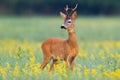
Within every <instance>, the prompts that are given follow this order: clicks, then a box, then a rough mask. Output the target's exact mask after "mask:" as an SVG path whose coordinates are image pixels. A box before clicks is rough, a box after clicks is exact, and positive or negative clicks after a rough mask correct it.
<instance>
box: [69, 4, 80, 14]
mask: <svg viewBox="0 0 120 80" xmlns="http://www.w3.org/2000/svg"><path fill="white" fill-rule="evenodd" d="M77 6H78V4H76V6H75V8H73V9H72V11H71V13H70V16H71V15H72V14H73V13H74V12H75V10H76V9H77Z"/></svg>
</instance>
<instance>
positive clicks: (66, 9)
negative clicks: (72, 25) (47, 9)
mask: <svg viewBox="0 0 120 80" xmlns="http://www.w3.org/2000/svg"><path fill="white" fill-rule="evenodd" d="M68 10H69V8H68V5H66V8H65V11H66V15H67V16H68Z"/></svg>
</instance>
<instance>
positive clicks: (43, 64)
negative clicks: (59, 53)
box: [40, 57, 51, 70]
mask: <svg viewBox="0 0 120 80" xmlns="http://www.w3.org/2000/svg"><path fill="white" fill-rule="evenodd" d="M50 59H51V57H44V60H43V62H42V64H41V66H40V68H41V70H43V69H44V67H45V66H46V65H47V64H48V62H49V61H50Z"/></svg>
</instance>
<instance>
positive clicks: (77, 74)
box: [0, 39, 120, 80]
mask: <svg viewBox="0 0 120 80" xmlns="http://www.w3.org/2000/svg"><path fill="white" fill-rule="evenodd" d="M41 62H42V51H41V43H39V42H31V41H28V40H23V41H20V40H15V39H14V40H13V39H5V40H0V80H120V41H101V42H100V41H99V42H97V41H96V42H90V41H89V42H80V43H79V54H78V56H77V58H76V60H75V70H74V71H73V72H71V71H70V69H69V68H67V69H66V67H65V62H61V61H59V64H58V65H56V66H55V71H54V72H49V68H50V64H51V62H50V63H49V64H48V65H47V67H46V68H45V69H44V70H43V71H41V70H40V65H41Z"/></svg>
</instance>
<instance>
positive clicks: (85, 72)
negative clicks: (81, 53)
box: [84, 68, 90, 76]
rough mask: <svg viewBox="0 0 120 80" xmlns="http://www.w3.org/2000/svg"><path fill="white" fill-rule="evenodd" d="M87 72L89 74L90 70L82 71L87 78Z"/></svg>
mask: <svg viewBox="0 0 120 80" xmlns="http://www.w3.org/2000/svg"><path fill="white" fill-rule="evenodd" d="M89 72H90V69H87V68H86V69H85V70H84V75H85V76H87V75H88V74H89Z"/></svg>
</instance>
